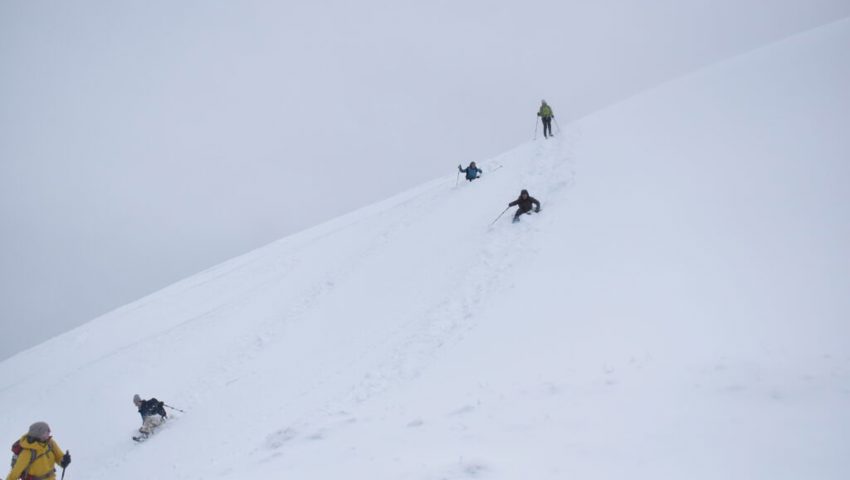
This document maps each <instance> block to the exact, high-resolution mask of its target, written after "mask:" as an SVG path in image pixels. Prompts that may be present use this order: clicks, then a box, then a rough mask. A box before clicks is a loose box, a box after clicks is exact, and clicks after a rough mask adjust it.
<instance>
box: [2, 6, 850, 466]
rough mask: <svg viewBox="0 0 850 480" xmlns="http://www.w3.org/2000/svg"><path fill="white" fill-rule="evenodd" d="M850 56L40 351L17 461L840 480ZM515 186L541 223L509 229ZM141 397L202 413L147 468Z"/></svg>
mask: <svg viewBox="0 0 850 480" xmlns="http://www.w3.org/2000/svg"><path fill="white" fill-rule="evenodd" d="M848 47H850V21H847V20H845V21H841V22H838V23H834V24H830V25H827V26H824V27H821V28H819V29H816V30H813V31H810V32H807V33H805V34H801V35H797V36H795V37H792V38H789V39H786V40H785V41H782V42H780V43H777V44H774V45H771V46H769V47H767V48H763V49H760V50H757V51H754V52H751V53H749V54H747V55H744V56H740V57H736V58H733V59H730V60H728V61H726V62H723V63H721V64H718V65H716V66H714V67H712V68H709V69H705V70H702V71H699V72H696V73H694V74H691V75H689V76H687V77H684V78H680V79H677V80H675V81H672V82H669V83H667V84H664V85H660V86H659V87H657V88H656V89H654V90H652V91H649V92H646V93H644V94H642V95H639V96H637V97H634V98H632V99H630V100H628V101H626V102H623V103H621V104H618V105H615V106H612V107H610V108H608V109H606V110H604V111H601V112H598V113H596V114H594V115H592V116H590V117H587V118H585V119H583V120H581V121H579V122H576V123H574V124H571V125H563V127H564V128H563V130H560V129H559V128H558V127H556V136H555V138H554V139H551V140H543V139H542V138H539V137H538V138H537V139H536V140H535V141H531V142H529V143H527V144H524V145H520V146H519V147H517V148H516V149H515V150H513V151H510V152H507V153H505V154H504V155H501V156H499V157H496V158H493V159H490V160H486V161H482V162H479V163H480V165H481V166H482V167H483V168H484V175H483V177H482V178H481V179H480V180H478V181H475V182H473V183H466V182H464V180H463V179H462V178H461V180H460V183H459V184H458V185H457V186H456V185H455V181H456V177H455V175H454V173H452V174H451V175H450V176H446V177H445V178H440V179H437V180H434V181H432V182H430V183H427V184H425V185H422V186H421V187H419V188H417V189H414V190H412V191H409V192H407V193H405V194H402V195H399V196H396V197H394V198H391V199H388V200H386V201H384V202H381V203H379V204H376V205H372V206H370V207H367V208H363V209H361V210H358V211H355V212H353V213H351V214H349V215H346V216H344V217H341V218H338V219H336V220H334V221H331V222H328V223H325V224H322V225H319V226H317V227H315V228H312V229H309V230H307V231H304V232H302V233H299V234H297V235H293V236H290V237H287V238H285V239H283V240H280V241H278V242H276V243H274V244H271V245H269V246H267V247H264V248H261V249H259V250H256V251H253V252H250V253H248V254H246V255H243V256H241V257H238V258H235V259H233V260H231V261H229V262H226V263H224V264H221V265H219V266H217V267H215V268H212V269H209V270H207V271H205V272H202V273H200V274H198V275H195V276H193V277H191V278H188V279H186V280H184V281H182V282H179V283H177V284H175V285H172V286H170V287H168V288H166V289H164V290H162V291H160V292H158V293H156V294H154V295H151V296H149V297H146V298H143V299H141V300H139V301H137V302H134V303H132V304H130V305H127V306H125V307H123V308H120V309H118V310H116V311H114V312H111V313H109V314H107V315H104V316H102V317H100V318H97V319H95V320H93V321H91V322H89V323H88V324H86V325H84V326H82V327H79V328H77V329H75V330H72V331H70V332H68V333H66V334H64V335H61V336H59V337H56V338H54V339H53V340H50V341H48V342H46V343H44V344H42V345H40V346H38V347H36V348H32V349H30V350H28V351H26V352H23V353H21V354H18V355H16V356H15V357H13V358H11V359H9V360H7V361H5V362H3V363H2V364H0V407H2V410H3V415H2V418H0V438H4V439H6V440H7V441H8V443H9V444H10V445H11V443H12V442H13V441H14V440H15V439H16V438H18V437H19V436H20V435H21V434H22V433H23V432H25V431H26V428H27V426H28V425H29V424H30V423H32V422H34V421H37V420H45V421H47V422H49V423H50V425H51V427H52V429H53V433H54V436H55V438H56V439H57V441H58V442H59V444H60V445H61V446H62V447H63V448H65V449H68V450H70V451H71V452H72V456H73V463H72V464H71V466H70V467H69V469H68V471H67V474H66V479H68V480H74V479H75V478H80V479H83V478H84V479H88V480H106V479H115V478H121V479H126V480H131V479H151V478H168V479H213V478H216V479H245V478H281V479H288V478H291V479H301V480H303V479H343V478H344V479H370V480H376V479H387V480H390V479H392V480H406V479H411V480H414V479H415V480H428V479H434V480H437V479H466V478H481V479H568V478H584V479H625V478H628V479H666V478H670V479H672V478H676V479H681V478H688V479H718V478H724V479H772V480H775V479H839V478H840V479H846V478H848V476H850V348H849V347H850V251H848V245H850V207H848V206H850V193H848V188H847V182H848V180H850V128H848V126H850V89H848V88H847V86H848V85H850V55H848V54H847V52H848V51H850V49H848ZM555 107H556V108H561V109H564V108H568V107H567V106H555ZM538 133H539V132H538ZM423 141H426V140H423ZM411 148H415V146H411ZM399 168H404V166H403V160H402V161H401V162H400V167H399ZM451 168H453V167H451ZM387 174H388V175H392V172H388V173H387ZM352 181H357V179H356V178H352ZM522 188H527V189H528V190H529V191H530V192H531V194H532V195H533V196H535V197H537V198H538V199H540V200H541V202H542V203H543V211H542V213H541V214H539V215H529V216H526V217H524V218H523V220H522V221H521V222H520V223H518V224H511V222H510V213H512V211H511V212H509V213H506V214H505V215H504V216H502V217H501V218H500V219H499V221H497V222H496V223H495V224H494V225H492V226H488V224H489V223H490V222H491V221H492V220H493V219H494V218H495V217H496V215H498V214H499V212H500V211H501V210H502V209H504V208H505V206H506V205H507V203H508V202H509V201H511V200H513V199H515V198H516V196H517V194H518V192H519V190H520V189H522ZM292 208H305V206H303V205H297V204H293V205H292ZM281 214H282V215H283V214H285V212H281ZM198 248H203V246H202V245H199V247H198ZM134 393H139V394H140V395H142V397H145V398H148V397H151V396H155V397H157V398H159V399H162V400H165V401H166V403H168V404H169V405H172V406H175V407H178V408H181V409H183V410H185V413H179V412H173V419H172V420H171V421H170V422H168V423H167V424H166V425H165V426H164V427H163V429H162V430H161V431H160V432H158V433H157V434H156V435H155V436H154V437H153V438H152V439H151V440H150V441H148V442H146V443H144V444H135V443H134V442H132V441H131V440H130V436H131V434H132V433H133V432H134V430H135V429H136V428H138V426H139V424H140V420H139V418H138V414H137V413H136V412H135V409H134V406H133V404H132V396H133V394H134Z"/></svg>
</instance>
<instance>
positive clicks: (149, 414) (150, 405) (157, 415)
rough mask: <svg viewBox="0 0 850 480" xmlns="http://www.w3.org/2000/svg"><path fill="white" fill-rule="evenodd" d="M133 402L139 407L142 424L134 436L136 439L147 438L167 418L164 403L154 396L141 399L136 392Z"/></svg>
mask: <svg viewBox="0 0 850 480" xmlns="http://www.w3.org/2000/svg"><path fill="white" fill-rule="evenodd" d="M133 403H134V404H135V405H136V407H137V408H138V409H139V414H140V415H141V416H142V426H141V428H139V433H141V435H140V436H139V437H134V438H136V439H137V440H139V439H145V438H148V436H149V435H150V434H151V433H153V431H154V429H155V428H156V427H158V426H160V425H162V423H163V422H164V421H165V419H166V418H168V414H166V413H165V403H164V402H160V401H159V400H157V399H156V398H151V399H150V400H142V397H140V396H139V395H138V394H136V395H133Z"/></svg>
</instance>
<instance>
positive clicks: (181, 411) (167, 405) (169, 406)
mask: <svg viewBox="0 0 850 480" xmlns="http://www.w3.org/2000/svg"><path fill="white" fill-rule="evenodd" d="M163 405H165V406H166V407H168V408H170V409H172V410H177V411H178V412H180V413H186V412H184V411H183V410H180V409H179V408H174V407H172V406H171V405H169V404H167V403H163Z"/></svg>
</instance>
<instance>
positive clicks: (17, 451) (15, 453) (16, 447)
mask: <svg viewBox="0 0 850 480" xmlns="http://www.w3.org/2000/svg"><path fill="white" fill-rule="evenodd" d="M24 450H29V451H30V462H29V464H28V465H27V468H25V469H23V470H22V472H21V475H22V477H21V478H27V477H28V476H29V474H28V473H27V471H28V470H29V469H30V467H31V466H32V464H33V462H35V460H36V459H37V458H38V457H40V456H41V455H36V454H35V450H33V449H31V448H27V449H25V448H24V447H23V445H21V441H20V440H15V443H13V444H12V468H15V463H17V462H18V457H19V456H20V455H21V452H23V451H24ZM48 452H50V447H49V446H48V447H47V452H44V454H45V455H46V454H47V453H48Z"/></svg>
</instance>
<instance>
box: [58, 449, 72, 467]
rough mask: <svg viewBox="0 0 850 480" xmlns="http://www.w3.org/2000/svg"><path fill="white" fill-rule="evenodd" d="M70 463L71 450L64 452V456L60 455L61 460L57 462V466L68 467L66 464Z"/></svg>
mask: <svg viewBox="0 0 850 480" xmlns="http://www.w3.org/2000/svg"><path fill="white" fill-rule="evenodd" d="M70 464H71V452H65V456H64V457H62V461H61V462H60V463H59V466H61V467H62V468H68V465H70Z"/></svg>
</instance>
